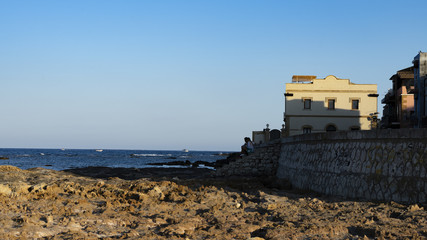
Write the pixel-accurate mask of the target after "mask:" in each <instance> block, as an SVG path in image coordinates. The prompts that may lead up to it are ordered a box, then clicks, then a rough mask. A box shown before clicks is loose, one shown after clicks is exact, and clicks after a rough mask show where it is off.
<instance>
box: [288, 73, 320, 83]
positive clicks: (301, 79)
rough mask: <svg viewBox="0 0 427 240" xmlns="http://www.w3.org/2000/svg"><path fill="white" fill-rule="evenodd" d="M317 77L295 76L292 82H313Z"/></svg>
mask: <svg viewBox="0 0 427 240" xmlns="http://www.w3.org/2000/svg"><path fill="white" fill-rule="evenodd" d="M316 77H317V76H310V75H293V76H292V82H311V81H312V80H313V79H315V78H316Z"/></svg>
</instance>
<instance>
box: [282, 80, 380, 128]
mask: <svg viewBox="0 0 427 240" xmlns="http://www.w3.org/2000/svg"><path fill="white" fill-rule="evenodd" d="M377 97H378V94H377V85H376V84H354V83H351V82H350V80H349V79H339V78H336V77H335V76H332V75H330V76H327V77H326V78H324V79H317V78H316V76H293V77H292V83H287V84H286V89H285V114H284V121H285V132H286V135H287V136H292V135H298V134H306V133H315V132H327V131H350V130H370V129H371V128H372V125H375V123H376V116H377V114H378V113H377V105H378V103H377ZM374 127H375V126H374Z"/></svg>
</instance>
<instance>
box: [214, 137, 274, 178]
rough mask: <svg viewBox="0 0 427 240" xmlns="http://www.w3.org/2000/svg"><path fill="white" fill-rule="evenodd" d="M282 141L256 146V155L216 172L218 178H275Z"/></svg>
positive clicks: (234, 162)
mask: <svg viewBox="0 0 427 240" xmlns="http://www.w3.org/2000/svg"><path fill="white" fill-rule="evenodd" d="M280 149H281V141H280V139H278V140H274V141H270V142H268V143H264V144H262V145H259V146H256V147H255V151H254V153H252V154H250V155H249V156H244V157H242V158H240V159H236V160H235V161H232V162H230V163H229V164H227V165H225V166H223V167H221V168H218V169H217V170H216V175H217V176H250V177H261V176H275V175H276V172H277V168H278V160H279V156H280Z"/></svg>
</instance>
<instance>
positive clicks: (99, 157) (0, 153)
mask: <svg viewBox="0 0 427 240" xmlns="http://www.w3.org/2000/svg"><path fill="white" fill-rule="evenodd" d="M226 155H227V153H226V152H215V151H156V150H108V149H104V150H101V149H21V148H19V149H18V148H0V165H12V166H16V167H18V168H21V169H24V170H26V169H30V168H36V167H42V168H47V169H52V170H66V169H73V168H84V167H113V168H119V167H121V168H147V167H165V168H166V167H170V166H169V165H162V164H160V165H156V166H152V165H149V164H150V163H167V162H172V161H187V160H188V161H190V162H192V163H194V162H196V161H205V162H215V161H216V160H218V159H224V158H226V157H227V156H226ZM173 167H187V166H173ZM199 167H206V168H209V167H207V166H204V165H203V164H201V165H200V166H199Z"/></svg>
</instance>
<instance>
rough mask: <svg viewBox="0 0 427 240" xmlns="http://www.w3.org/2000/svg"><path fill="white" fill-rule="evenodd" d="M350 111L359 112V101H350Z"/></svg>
mask: <svg viewBox="0 0 427 240" xmlns="http://www.w3.org/2000/svg"><path fill="white" fill-rule="evenodd" d="M351 109H352V110H359V100H351Z"/></svg>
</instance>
